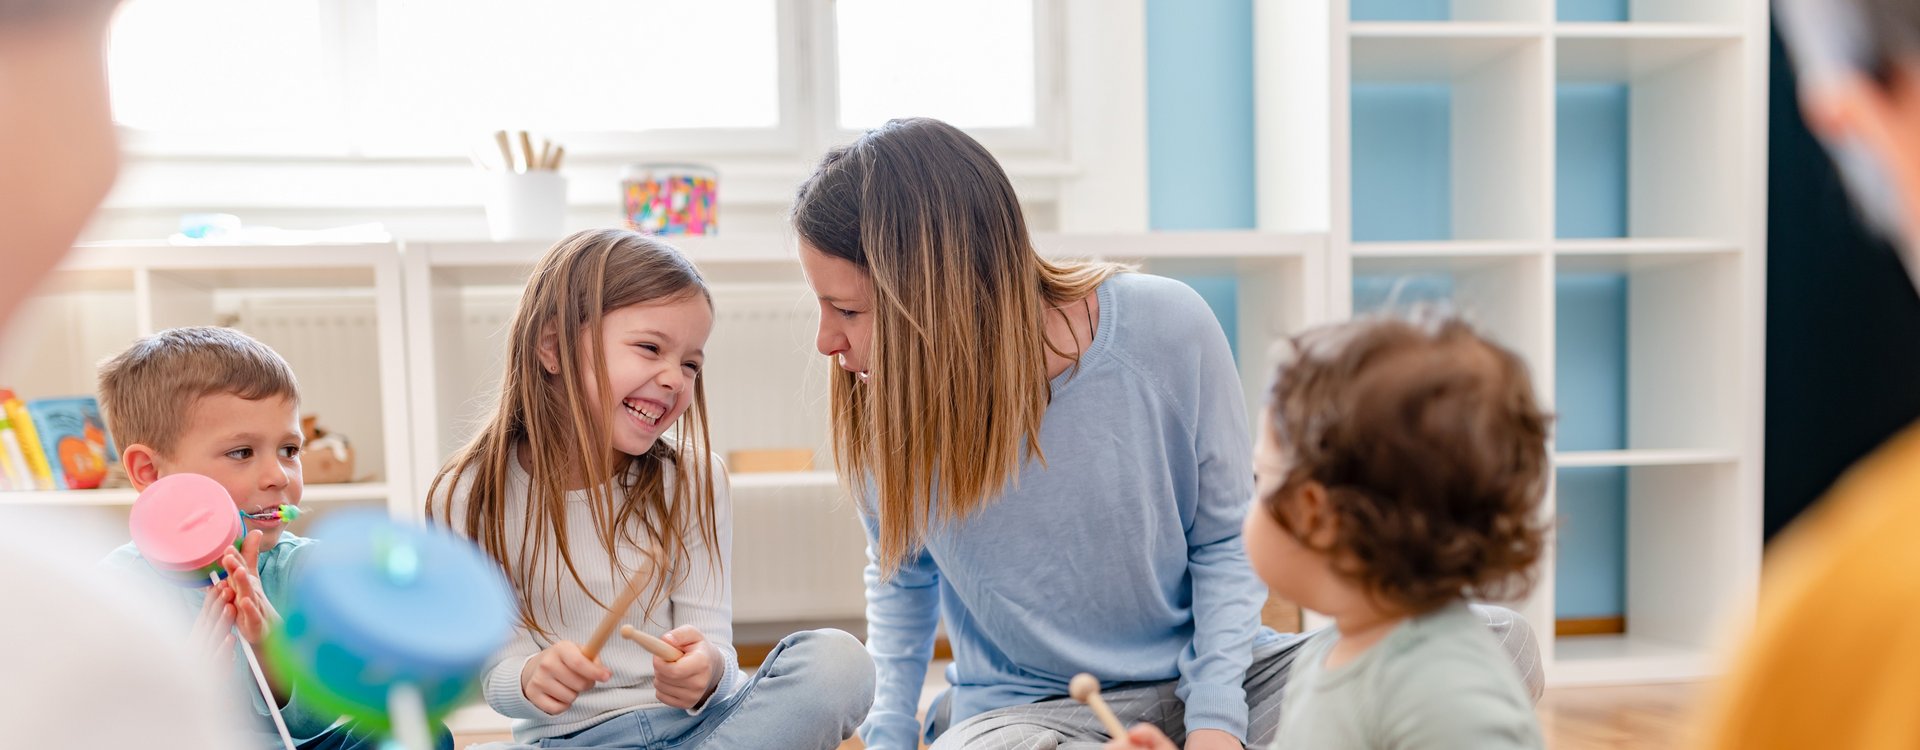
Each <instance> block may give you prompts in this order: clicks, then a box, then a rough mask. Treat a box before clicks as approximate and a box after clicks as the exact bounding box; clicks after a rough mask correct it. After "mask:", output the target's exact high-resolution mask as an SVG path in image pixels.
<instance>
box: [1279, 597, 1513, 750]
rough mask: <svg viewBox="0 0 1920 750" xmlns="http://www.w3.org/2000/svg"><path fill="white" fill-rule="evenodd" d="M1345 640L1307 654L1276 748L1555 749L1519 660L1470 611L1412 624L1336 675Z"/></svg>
mask: <svg viewBox="0 0 1920 750" xmlns="http://www.w3.org/2000/svg"><path fill="white" fill-rule="evenodd" d="M1339 640H1340V633H1339V631H1337V630H1335V629H1333V628H1328V629H1326V630H1323V631H1321V632H1320V633H1317V634H1315V635H1314V636H1313V637H1312V638H1310V639H1309V640H1308V641H1307V642H1306V644H1304V645H1302V646H1301V647H1300V654H1299V655H1298V656H1297V657H1295V660H1294V662H1293V670H1292V675H1291V676H1290V677H1288V679H1287V689H1286V697H1285V698H1284V699H1283V700H1282V701H1281V704H1280V728H1279V734H1278V735H1277V736H1276V737H1275V738H1274V743H1273V746H1272V747H1273V750H1295V749H1305V748H1314V749H1315V750H1318V749H1320V748H1345V749H1349V750H1362V749H1363V748H1379V749H1380V750H1388V749H1392V750H1411V749H1413V748H1447V749H1448V750H1452V749H1453V748H1475V749H1476V750H1508V749H1511V748H1543V747H1545V746H1546V745H1545V740H1543V739H1542V738H1541V734H1540V721H1539V717H1537V716H1535V715H1534V711H1533V703H1532V701H1530V700H1528V699H1527V691H1526V688H1525V687H1523V686H1522V685H1521V684H1520V675H1518V674H1516V673H1515V671H1514V668H1513V659H1512V658H1511V657H1509V656H1508V655H1507V653H1506V651H1504V650H1502V649H1501V648H1500V644H1499V643H1497V642H1496V641H1495V640H1494V638H1493V634H1492V633H1490V632H1488V630H1487V626H1486V624H1485V623H1483V622H1481V621H1480V617H1479V616H1478V615H1475V614H1474V613H1473V611H1472V610H1469V609H1467V606H1466V604H1465V603H1463V602H1455V603H1453V604H1449V605H1447V606H1444V607H1441V608H1440V609H1438V610H1435V611H1433V612H1431V613H1429V614H1426V615H1422V616H1420V617H1416V618H1413V619H1410V620H1407V621H1406V622H1403V623H1401V624H1400V626H1399V627H1397V628H1395V629H1394V630H1393V632H1391V633H1388V634H1387V637H1386V638H1383V639H1381V640H1380V642H1379V643H1376V644H1374V645H1373V648H1370V649H1367V651H1366V652H1365V653H1362V654H1361V655H1360V656H1359V657H1358V658H1355V659H1354V660H1353V661H1350V662H1348V663H1346V664H1343V665H1341V666H1339V667H1337V668H1332V669H1329V668H1327V667H1326V666H1325V664H1326V660H1327V654H1328V652H1330V651H1331V650H1332V649H1333V645H1334V644H1335V643H1338V642H1339Z"/></svg>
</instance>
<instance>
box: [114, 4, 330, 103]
mask: <svg viewBox="0 0 1920 750" xmlns="http://www.w3.org/2000/svg"><path fill="white" fill-rule="evenodd" d="M319 16H320V8H319V5H318V4H317V3H316V2H315V0H185V1H179V2H169V1H168V0H131V2H127V3H125V5H124V6H123V7H122V8H121V9H120V12H119V16H118V17H117V18H116V20H115V22H114V27H113V38H112V46H111V48H110V52H109V55H108V66H109V70H110V71H111V76H112V79H113V110H114V116H115V119H117V120H119V122H120V123H121V124H122V125H125V126H127V127H129V128H134V129H138V130H153V131H173V132H192V133H209V132H216V131H225V132H236V131H239V132H249V131H251V132H259V131H267V130H285V129H287V125H286V124H287V123H301V124H303V125H306V126H309V127H306V128H304V129H305V130H308V131H309V132H317V131H321V130H325V129H327V128H329V127H338V126H339V125H340V124H341V122H340V115H341V101H340V92H339V90H338V86H337V85H336V83H335V82H334V81H333V80H331V79H330V73H331V71H330V70H329V69H328V63H327V59H326V58H327V55H326V53H325V52H324V50H323V40H322V35H321V32H320V18H319ZM295 129H303V128H295Z"/></svg>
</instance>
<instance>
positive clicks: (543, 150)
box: [535, 138, 553, 169]
mask: <svg viewBox="0 0 1920 750" xmlns="http://www.w3.org/2000/svg"><path fill="white" fill-rule="evenodd" d="M552 160H553V141H549V140H547V139H545V138H542V139H540V160H539V161H538V162H535V163H536V164H539V165H540V166H539V168H540V169H552V167H550V166H547V163H548V162H550V161H552Z"/></svg>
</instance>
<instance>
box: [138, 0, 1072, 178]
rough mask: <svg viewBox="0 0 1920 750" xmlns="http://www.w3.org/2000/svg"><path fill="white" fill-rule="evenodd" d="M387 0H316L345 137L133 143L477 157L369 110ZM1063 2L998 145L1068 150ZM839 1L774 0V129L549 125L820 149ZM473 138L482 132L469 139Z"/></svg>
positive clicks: (566, 139)
mask: <svg viewBox="0 0 1920 750" xmlns="http://www.w3.org/2000/svg"><path fill="white" fill-rule="evenodd" d="M379 1H380V0H331V1H329V0H313V2H315V3H317V4H318V5H319V6H320V8H321V13H320V19H321V47H322V49H323V50H324V51H325V54H327V55H328V56H329V57H330V58H331V59H330V60H329V61H328V62H329V64H328V65H326V66H325V70H326V71H327V72H328V75H327V77H326V79H325V81H326V84H325V85H326V86H327V90H328V95H329V96H331V97H333V98H335V99H337V100H338V101H339V102H340V103H341V104H340V106H341V116H342V118H343V120H344V124H343V125H342V126H341V127H340V128H338V131H339V135H338V137H333V138H329V137H327V136H326V135H324V134H323V133H324V130H309V131H300V130H280V131H272V132H219V131H208V132H194V133H187V132H179V131H155V130H145V129H139V128H131V127H126V126H121V127H120V128H119V130H120V134H121V139H122V144H123V147H124V148H125V151H126V153H127V154H128V155H129V156H130V157H133V158H136V159H151V160H157V161H183V162H197V161H214V162H217V161H226V160H244V161H255V162H257V161H276V160H284V161H288V162H314V161H319V162H332V161H383V162H407V161H426V162H445V161H462V162H463V161H466V160H467V159H468V157H469V153H470V148H471V147H473V146H474V145H475V143H474V142H478V140H479V134H475V137H474V138H470V139H466V140H459V139H449V140H450V141H458V142H447V143H445V144H439V143H436V144H434V145H423V144H421V143H419V141H418V140H417V139H415V138H382V137H381V136H380V132H381V127H380V123H379V122H377V121H376V119H375V118H374V117H372V116H370V115H369V114H368V112H369V111H370V109H371V107H370V104H371V102H372V100H373V87H372V86H371V81H372V80H373V78H374V77H375V76H377V75H378V71H376V70H375V69H374V60H376V59H377V55H376V54H375V52H376V49H375V45H376V44H377V39H378V37H377V34H376V29H375V24H376V19H377V10H378V3H379ZM1063 5H1064V3H1059V2H1054V1H1053V0H1034V3H1033V9H1034V16H1035V17H1034V26H1033V28H1034V76H1035V81H1034V96H1035V102H1034V126H1033V127H1028V128H969V129H968V132H969V133H970V134H972V135H973V136H974V137H976V138H978V139H979V140H980V141H981V142H982V143H983V144H984V145H986V146H987V147H988V148H989V149H991V150H993V151H994V152H995V153H998V154H1004V155H1006V156H1012V157H1015V158H1023V159H1036V160H1052V159H1058V158H1061V157H1063V156H1064V154H1065V150H1066V149H1065V138H1064V135H1065V131H1066V114H1067V106H1066V103H1065V101H1064V100H1065V94H1066V91H1067V88H1066V82H1065V80H1064V73H1065V46H1066V34H1065V28H1064V27H1065V18H1064V14H1065V11H1064V9H1063V7H1062V6H1063ZM834 12H835V4H834V0H775V18H776V24H777V28H776V32H775V35H776V39H777V40H778V44H779V45H780V49H779V51H778V52H777V53H776V56H775V59H776V60H777V69H778V76H779V81H778V92H779V93H778V97H779V104H778V106H779V124H778V125H776V126H775V127H771V128H675V129H660V130H644V131H575V132H549V133H543V134H542V135H544V136H546V137H548V138H551V139H553V140H555V141H557V142H561V143H565V144H566V146H567V155H568V157H569V158H570V159H577V160H584V161H587V162H600V161H628V160H631V159H633V158H634V157H635V156H636V155H642V154H644V155H646V157H647V158H661V159H713V158H723V159H728V160H737V159H750V160H769V161H774V160H779V161H785V160H789V159H798V160H801V161H807V160H810V159H811V158H812V157H814V156H816V155H817V154H818V153H819V152H820V151H822V150H825V149H826V148H829V147H831V146H834V145H837V144H840V143H846V142H848V141H851V140H853V139H854V138H856V137H858V135H859V133H860V131H858V130H852V129H844V128H840V127H838V111H839V96H838V86H839V80H838V75H839V69H838V57H839V56H838V48H837V43H836V36H835V33H834V29H835V20H834ZM468 141H473V142H468Z"/></svg>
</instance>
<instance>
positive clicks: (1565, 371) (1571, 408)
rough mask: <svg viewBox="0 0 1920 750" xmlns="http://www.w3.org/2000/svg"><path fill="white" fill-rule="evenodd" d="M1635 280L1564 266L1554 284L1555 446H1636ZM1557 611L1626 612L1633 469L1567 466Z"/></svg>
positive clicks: (1559, 491) (1561, 483)
mask: <svg viewBox="0 0 1920 750" xmlns="http://www.w3.org/2000/svg"><path fill="white" fill-rule="evenodd" d="M1627 288H1628V279H1627V277H1626V275H1625V274H1622V273H1566V272H1563V273H1561V274H1559V276H1558V278H1557V279H1555V283H1554V297H1555V315H1554V329H1555V330H1554V340H1555V341H1558V342H1559V344H1558V346H1557V347H1556V348H1555V352H1554V373H1555V378H1556V380H1555V382H1554V408H1555V410H1556V411H1557V414H1556V415H1555V428H1554V449H1555V451H1556V452H1563V453H1564V452H1574V451H1612V450H1623V449H1625V448H1626V447H1627V356H1628V346H1627V335H1628V331H1627ZM1557 480H1558V481H1557V482H1556V485H1555V486H1556V492H1555V500H1556V518H1555V521H1556V526H1557V531H1558V542H1559V543H1558V545H1557V546H1556V551H1557V554H1558V556H1559V557H1558V560H1557V564H1556V565H1555V566H1554V616H1555V617H1556V618H1561V619H1578V618H1592V617H1612V616H1624V615H1625V614H1626V601H1625V590H1626V564H1627V562H1626V528H1627V527H1626V515H1627V510H1626V508H1627V469H1625V468H1620V467H1582V468H1566V469H1561V470H1559V473H1558V476H1557Z"/></svg>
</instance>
